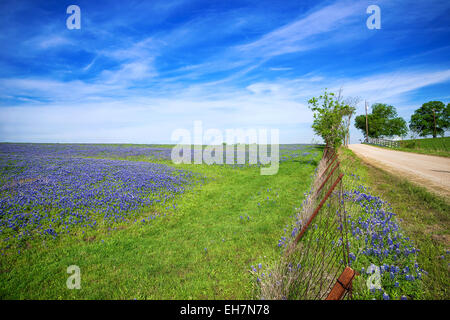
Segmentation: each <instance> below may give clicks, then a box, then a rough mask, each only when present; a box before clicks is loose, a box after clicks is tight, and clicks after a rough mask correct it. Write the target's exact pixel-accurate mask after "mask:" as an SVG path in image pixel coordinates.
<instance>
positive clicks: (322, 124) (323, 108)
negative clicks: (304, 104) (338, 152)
mask: <svg viewBox="0 0 450 320" xmlns="http://www.w3.org/2000/svg"><path fill="white" fill-rule="evenodd" d="M308 104H309V108H310V109H311V110H312V111H313V112H314V115H313V116H314V122H313V125H312V128H313V130H314V132H315V133H316V134H317V135H319V136H321V137H322V139H323V140H324V141H325V143H326V145H328V146H333V147H335V148H337V147H339V146H340V145H341V144H342V140H343V138H344V137H345V136H346V128H345V124H344V123H343V121H342V118H343V117H344V116H346V115H349V114H352V113H353V112H354V108H353V107H351V106H349V105H348V104H346V103H344V102H342V101H341V98H340V95H339V96H338V97H337V96H336V95H335V94H334V93H332V92H330V93H328V92H327V91H326V90H325V93H324V94H323V95H320V96H319V97H318V98H315V97H314V98H311V99H310V100H308Z"/></svg>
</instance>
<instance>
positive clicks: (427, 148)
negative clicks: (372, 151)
mask: <svg viewBox="0 0 450 320" xmlns="http://www.w3.org/2000/svg"><path fill="white" fill-rule="evenodd" d="M378 147H380V148H385V147H381V146H378ZM386 148H387V147H386ZM387 149H393V150H398V151H406V152H413V153H419V154H429V155H433V156H440V157H450V137H440V138H427V139H411V140H402V141H400V147H399V148H387Z"/></svg>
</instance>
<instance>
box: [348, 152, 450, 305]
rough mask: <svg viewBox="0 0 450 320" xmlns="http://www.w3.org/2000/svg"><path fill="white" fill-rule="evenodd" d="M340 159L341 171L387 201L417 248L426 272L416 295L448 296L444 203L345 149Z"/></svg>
mask: <svg viewBox="0 0 450 320" xmlns="http://www.w3.org/2000/svg"><path fill="white" fill-rule="evenodd" d="M340 159H341V164H342V168H343V171H344V172H346V173H347V174H348V173H352V174H354V175H357V176H359V177H360V178H361V181H362V183H363V184H364V185H365V186H366V187H368V189H369V190H370V192H371V194H373V195H376V196H378V197H380V198H381V199H383V200H384V201H387V202H388V203H389V205H390V206H391V207H392V211H393V212H394V213H395V214H396V215H397V220H398V222H399V224H400V226H401V228H402V229H403V230H404V232H405V233H406V234H407V236H409V238H411V240H413V242H414V244H415V246H416V247H417V248H419V249H420V252H419V253H418V254H417V263H418V264H419V265H420V266H421V268H423V269H424V270H425V271H426V272H427V274H426V275H425V276H424V278H423V280H424V281H423V292H422V293H421V296H420V298H421V299H449V294H448V287H449V276H448V275H449V255H448V253H449V250H448V249H449V229H450V218H449V212H450V210H449V209H450V206H449V204H448V202H446V200H445V199H443V198H440V197H438V196H436V195H434V194H431V193H429V192H428V191H427V190H426V189H424V188H422V187H419V186H416V185H414V184H412V183H410V182H408V181H407V180H406V179H403V178H400V177H397V176H394V175H392V174H390V173H387V172H386V171H384V170H381V169H378V168H375V167H373V166H371V165H369V164H367V163H365V162H363V161H362V160H360V159H359V158H358V157H357V156H356V155H355V154H354V153H353V152H351V151H350V150H348V149H342V150H341V152H340Z"/></svg>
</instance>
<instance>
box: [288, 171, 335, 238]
mask: <svg viewBox="0 0 450 320" xmlns="http://www.w3.org/2000/svg"><path fill="white" fill-rule="evenodd" d="M343 176H344V174H343V173H341V174H340V175H339V177H338V178H337V179H336V181H335V182H334V183H333V185H332V186H331V187H330V189H329V190H328V192H327V194H326V195H325V197H324V198H323V199H322V201H320V203H319V205H318V206H317V208H316V209H315V210H314V212H313V214H312V215H311V217H309V220H308V222H307V223H306V224H305V225H304V226H303V228H302V230H301V231H300V233H299V234H298V235H297V237H296V238H295V241H294V244H297V243H298V241H299V240H300V238H301V237H302V236H303V234H304V233H305V232H306V229H308V227H309V225H310V224H311V222H312V221H313V219H314V217H315V216H316V215H317V213H318V212H319V210H320V209H321V208H322V206H323V205H324V203H325V201H327V199H328V197H329V196H330V194H331V193H332V192H333V190H334V188H335V187H336V185H337V184H338V183H339V181H341V179H342V177H343Z"/></svg>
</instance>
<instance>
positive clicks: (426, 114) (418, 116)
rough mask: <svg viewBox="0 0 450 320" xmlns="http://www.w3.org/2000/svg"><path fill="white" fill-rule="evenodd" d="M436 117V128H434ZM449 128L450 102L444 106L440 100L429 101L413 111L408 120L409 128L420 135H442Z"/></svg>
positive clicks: (434, 136)
mask: <svg viewBox="0 0 450 320" xmlns="http://www.w3.org/2000/svg"><path fill="white" fill-rule="evenodd" d="M435 118H436V128H435ZM449 128H450V103H449V104H447V106H445V104H444V103H442V102H441V101H429V102H427V103H424V104H423V105H422V106H421V107H420V108H419V109H417V110H416V111H414V113H413V114H412V115H411V120H410V121H409V129H410V130H411V131H413V132H415V133H417V134H418V135H419V136H421V137H426V136H428V135H432V136H433V138H436V136H437V135H440V136H444V134H445V131H446V130H448V129H449Z"/></svg>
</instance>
